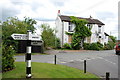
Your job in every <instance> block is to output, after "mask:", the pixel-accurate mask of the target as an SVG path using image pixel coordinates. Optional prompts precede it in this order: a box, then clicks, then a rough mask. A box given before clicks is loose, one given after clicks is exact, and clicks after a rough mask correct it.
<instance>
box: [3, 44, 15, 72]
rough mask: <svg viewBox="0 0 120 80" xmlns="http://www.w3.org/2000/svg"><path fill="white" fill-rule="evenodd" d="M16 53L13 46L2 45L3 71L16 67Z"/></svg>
mask: <svg viewBox="0 0 120 80" xmlns="http://www.w3.org/2000/svg"><path fill="white" fill-rule="evenodd" d="M14 54H15V50H14V49H13V47H12V46H6V45H2V72H5V71H9V70H12V69H13V68H15V65H14V62H15V60H14Z"/></svg>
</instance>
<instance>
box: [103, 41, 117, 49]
mask: <svg viewBox="0 0 120 80" xmlns="http://www.w3.org/2000/svg"><path fill="white" fill-rule="evenodd" d="M114 46H115V43H114V42H111V41H109V42H108V43H107V44H105V46H104V49H105V50H112V49H114Z"/></svg>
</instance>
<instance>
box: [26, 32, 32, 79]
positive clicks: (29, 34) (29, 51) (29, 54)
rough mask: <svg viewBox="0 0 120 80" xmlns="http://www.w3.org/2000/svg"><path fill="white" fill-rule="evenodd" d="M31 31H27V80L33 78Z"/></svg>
mask: <svg viewBox="0 0 120 80" xmlns="http://www.w3.org/2000/svg"><path fill="white" fill-rule="evenodd" d="M31 77H32V74H31V31H30V30H28V31H27V48H26V78H31Z"/></svg>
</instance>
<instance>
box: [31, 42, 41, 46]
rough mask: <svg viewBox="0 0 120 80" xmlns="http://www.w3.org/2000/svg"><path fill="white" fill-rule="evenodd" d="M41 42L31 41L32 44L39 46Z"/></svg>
mask: <svg viewBox="0 0 120 80" xmlns="http://www.w3.org/2000/svg"><path fill="white" fill-rule="evenodd" d="M42 44H43V42H42V41H31V45H32V46H41V45H42Z"/></svg>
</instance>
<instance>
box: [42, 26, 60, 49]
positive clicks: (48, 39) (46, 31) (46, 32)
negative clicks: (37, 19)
mask: <svg viewBox="0 0 120 80" xmlns="http://www.w3.org/2000/svg"><path fill="white" fill-rule="evenodd" d="M41 28H42V29H43V32H42V35H41V37H42V40H43V41H44V46H45V47H46V48H47V47H56V46H57V47H59V46H60V40H59V39H58V38H57V37H56V36H55V34H54V30H53V29H51V28H50V26H49V25H48V24H42V25H41Z"/></svg>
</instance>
